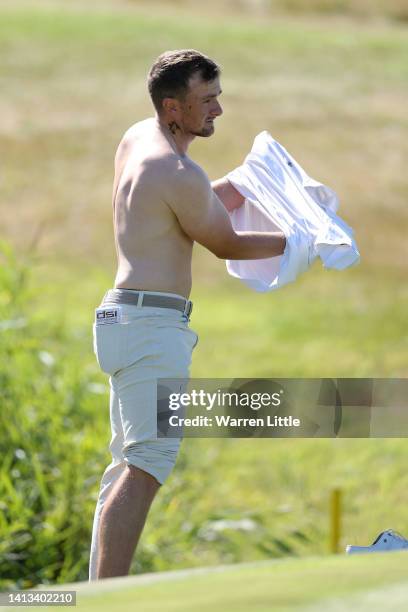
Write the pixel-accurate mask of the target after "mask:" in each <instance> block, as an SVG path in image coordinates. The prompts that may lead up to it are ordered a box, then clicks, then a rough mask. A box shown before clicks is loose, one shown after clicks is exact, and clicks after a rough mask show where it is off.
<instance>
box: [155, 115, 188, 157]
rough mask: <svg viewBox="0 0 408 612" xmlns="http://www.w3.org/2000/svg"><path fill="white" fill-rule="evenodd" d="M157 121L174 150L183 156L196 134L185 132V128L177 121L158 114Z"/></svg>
mask: <svg viewBox="0 0 408 612" xmlns="http://www.w3.org/2000/svg"><path fill="white" fill-rule="evenodd" d="M156 122H157V124H158V126H159V129H160V131H161V132H162V133H163V134H164V135H165V136H166V138H167V140H168V141H169V142H170V144H171V146H172V147H173V148H174V150H175V151H176V152H177V153H178V154H179V155H181V156H184V155H186V154H187V150H188V147H189V145H190V143H191V142H192V141H193V140H194V138H195V136H194V135H193V134H190V133H188V134H186V133H185V132H183V129H182V128H181V127H180V126H179V125H178V124H177V123H176V122H175V121H171V120H166V119H165V118H162V117H159V116H158V115H156Z"/></svg>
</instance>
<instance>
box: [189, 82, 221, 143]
mask: <svg viewBox="0 0 408 612" xmlns="http://www.w3.org/2000/svg"><path fill="white" fill-rule="evenodd" d="M220 94H221V87H220V81H219V78H218V77H216V78H215V79H214V80H213V81H203V80H202V79H201V76H200V75H199V74H195V75H193V76H192V77H191V78H190V81H189V89H188V93H187V95H186V96H185V98H184V100H182V101H181V102H180V109H181V118H182V125H183V130H184V132H188V133H190V134H193V135H194V136H211V135H212V134H213V133H214V120H215V118H216V117H219V115H221V114H222V108H221V105H220V103H219V102H218V99H217V98H218V96H219V95H220Z"/></svg>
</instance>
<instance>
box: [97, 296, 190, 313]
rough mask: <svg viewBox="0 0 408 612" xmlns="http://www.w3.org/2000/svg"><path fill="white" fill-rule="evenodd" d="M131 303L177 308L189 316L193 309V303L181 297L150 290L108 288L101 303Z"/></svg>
mask: <svg viewBox="0 0 408 612" xmlns="http://www.w3.org/2000/svg"><path fill="white" fill-rule="evenodd" d="M107 302H109V303H114V304H132V305H134V306H138V307H143V306H151V307H155V308H172V309H174V310H179V311H180V312H182V313H183V314H184V315H186V316H187V317H189V316H190V315H191V312H192V310H193V303H192V302H191V301H190V300H186V299H185V298H183V297H178V296H176V295H175V296H174V297H173V296H170V295H168V294H165V293H160V292H156V291H155V292H152V291H135V290H133V289H109V291H107V292H106V293H105V296H104V298H103V300H102V304H103V303H107Z"/></svg>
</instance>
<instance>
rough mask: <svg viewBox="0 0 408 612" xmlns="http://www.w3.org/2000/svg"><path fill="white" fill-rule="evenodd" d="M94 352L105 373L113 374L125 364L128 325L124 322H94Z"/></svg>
mask: <svg viewBox="0 0 408 612" xmlns="http://www.w3.org/2000/svg"><path fill="white" fill-rule="evenodd" d="M93 344H94V353H95V356H96V359H97V361H98V364H99V367H100V368H101V370H102V372H105V374H110V375H113V374H115V373H116V372H117V371H118V370H121V369H122V368H123V367H124V366H125V362H126V325H125V324H124V323H111V324H104V325H100V324H99V325H98V324H97V323H94V324H93Z"/></svg>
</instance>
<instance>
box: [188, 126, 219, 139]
mask: <svg viewBox="0 0 408 612" xmlns="http://www.w3.org/2000/svg"><path fill="white" fill-rule="evenodd" d="M214 132H215V128H214V126H213V125H209V126H208V127H204V128H202V129H201V130H200V131H199V132H193V134H194V136H201V137H202V138H208V137H209V136H212V135H213V134H214Z"/></svg>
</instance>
